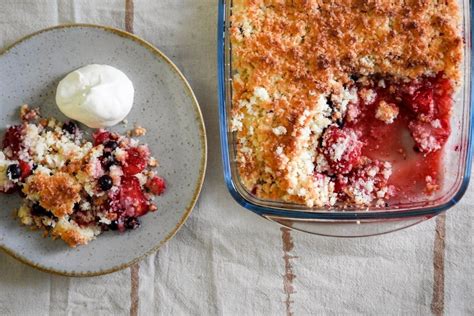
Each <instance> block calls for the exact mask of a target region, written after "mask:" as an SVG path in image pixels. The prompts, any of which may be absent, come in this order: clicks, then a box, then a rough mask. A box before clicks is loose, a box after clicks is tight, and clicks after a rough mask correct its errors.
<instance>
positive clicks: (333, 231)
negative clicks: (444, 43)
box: [217, 0, 474, 237]
mask: <svg viewBox="0 0 474 316" xmlns="http://www.w3.org/2000/svg"><path fill="white" fill-rule="evenodd" d="M459 3H460V8H461V10H462V14H463V18H462V31H463V34H464V41H465V45H464V60H463V63H462V78H463V81H462V83H461V86H460V87H459V89H458V90H457V92H456V94H455V96H454V102H453V113H452V117H451V124H452V125H451V126H452V127H453V128H452V134H451V136H450V138H449V140H448V143H447V144H446V145H445V147H444V154H443V163H442V165H443V167H442V169H443V170H442V173H443V174H444V175H445V176H444V177H443V179H442V182H443V183H442V186H441V189H440V190H439V191H438V192H437V193H435V194H434V195H432V196H430V197H429V200H428V199H426V200H420V201H416V202H409V203H408V202H406V203H400V204H394V205H391V206H390V207H387V208H378V209H374V210H370V211H368V209H367V208H364V209H356V208H345V209H344V210H338V209H337V205H336V207H335V208H331V209H325V208H308V207H306V206H305V205H299V204H292V203H287V202H281V201H270V200H263V199H259V198H257V197H255V196H254V195H252V193H250V192H248V191H247V190H246V189H245V188H244V186H243V184H242V183H241V181H240V179H239V174H238V171H237V164H236V162H235V155H236V152H235V146H234V145H235V139H234V138H235V135H234V134H233V133H232V132H231V131H230V128H229V119H230V109H231V106H232V101H231V100H232V86H231V76H232V69H231V64H232V63H231V58H232V54H231V52H232V47H231V44H230V39H229V34H228V30H229V23H230V22H229V17H230V15H231V14H232V0H220V1H219V14H218V42H217V49H218V52H217V53H218V54H217V56H218V92H219V115H220V133H221V146H222V148H221V149H222V160H223V170H224V178H225V182H226V185H227V187H228V189H229V192H230V193H231V195H232V196H233V197H234V199H235V200H236V201H237V202H238V203H239V204H240V205H242V206H243V207H245V208H247V209H249V210H251V211H253V212H255V213H256V214H258V215H260V216H262V217H264V218H266V219H269V220H272V221H275V222H278V223H280V224H281V225H284V226H287V227H290V228H293V229H297V230H301V231H305V232H310V233H314V234H319V235H327V236H339V237H357V236H370V235H376V234H381V233H387V232H390V231H395V230H399V229H402V228H405V227H408V226H411V225H414V224H417V223H419V222H421V221H424V220H426V219H429V218H432V217H434V216H436V215H438V214H440V213H442V212H444V211H446V210H447V209H449V208H451V207H452V206H454V205H455V204H456V203H457V202H458V201H459V200H460V199H461V198H462V196H463V195H464V193H465V192H466V189H467V187H468V184H469V179H470V174H471V155H472V153H471V135H472V126H471V125H472V121H473V117H474V116H473V113H472V111H471V91H472V82H471V66H472V65H471V40H472V38H471V16H472V11H471V10H472V9H471V7H470V3H469V1H468V0H459Z"/></svg>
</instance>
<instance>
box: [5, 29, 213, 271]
mask: <svg viewBox="0 0 474 316" xmlns="http://www.w3.org/2000/svg"><path fill="white" fill-rule="evenodd" d="M92 63H97V64H108V65H111V66H114V67H117V68H118V69H121V70H122V71H124V72H125V73H126V74H127V75H128V76H129V78H130V79H131V80H132V82H133V84H134V86H135V103H134V107H133V109H132V111H131V113H130V114H129V116H128V117H127V119H128V121H129V123H128V127H125V126H123V125H120V126H117V127H116V128H115V129H116V130H118V131H121V132H124V131H125V130H127V129H130V128H131V127H132V126H133V124H134V123H135V122H139V123H140V125H141V126H144V127H146V128H147V130H148V133H147V134H146V136H144V137H142V141H143V142H146V143H148V144H149V145H150V148H151V151H152V153H153V154H154V156H155V157H157V158H158V160H159V162H160V167H159V168H158V173H159V174H160V175H162V176H163V177H164V178H165V179H166V180H167V184H168V188H167V192H166V194H164V195H163V196H162V197H160V198H158V199H157V200H156V201H157V205H158V209H159V210H158V211H157V212H155V213H150V214H147V215H145V217H143V218H142V226H141V227H140V228H139V229H137V230H134V231H129V232H126V233H124V234H119V233H117V232H106V233H104V234H102V235H100V236H99V238H97V239H96V240H94V241H92V242H91V243H90V244H89V245H87V246H81V247H78V248H75V249H71V248H68V247H67V246H66V244H65V243H64V242H63V241H61V240H56V241H54V240H51V239H50V238H43V237H42V236H41V233H40V232H38V231H31V230H29V229H27V228H26V227H22V226H20V225H19V222H18V221H17V220H16V219H15V218H14V217H13V216H12V214H13V211H14V210H15V208H17V207H18V206H19V203H20V198H19V197H18V195H16V194H14V195H4V194H0V204H1V210H0V248H1V249H3V250H5V251H6V252H7V253H9V254H11V255H12V256H13V257H15V258H17V259H19V260H20V261H22V262H24V263H27V264H29V265H32V266H34V267H36V268H38V269H41V270H45V271H48V272H53V273H59V274H65V275H72V276H91V275H99V274H104V273H109V272H113V271H117V270H120V269H122V268H125V267H127V266H129V265H131V264H133V263H135V262H137V261H138V260H140V259H141V258H143V257H144V256H145V255H147V254H149V253H151V252H153V251H155V250H157V249H158V248H159V247H160V246H161V245H162V244H163V243H165V242H166V241H168V240H169V239H170V238H171V237H172V236H173V235H174V234H175V233H176V231H177V230H178V229H179V228H180V226H181V225H182V224H183V223H184V221H185V220H186V218H187V217H188V216H189V214H190V213H191V210H192V208H193V206H194V204H195V202H196V200H197V198H198V195H199V192H200V189H201V186H202V182H203V179H204V172H205V167H206V135H205V129H204V123H203V120H202V115H201V111H200V109H199V105H198V103H197V101H196V98H195V97H194V94H193V92H192V90H191V88H190V86H189V84H188V83H187V82H186V80H185V78H184V77H183V75H182V74H181V73H180V72H179V70H178V69H177V68H176V66H175V65H174V64H173V63H172V62H171V61H170V60H169V59H168V58H167V57H166V56H164V55H163V54H162V53H161V52H160V51H159V50H157V49H156V48H155V47H153V46H152V45H151V44H149V43H147V42H145V41H144V40H141V39H139V38H138V37H136V36H134V35H131V34H128V33H125V32H123V31H119V30H116V29H111V28H108V27H101V26H94V25H67V26H59V27H54V28H50V29H46V30H43V31H40V32H37V33H35V34H32V35H30V36H28V37H26V38H23V39H21V40H20V41H18V42H17V43H15V44H14V45H13V46H11V47H10V48H8V49H7V50H5V51H4V52H3V53H2V54H1V55H0V111H1V112H0V113H1V115H0V127H1V128H2V136H3V133H4V131H5V127H6V126H7V125H8V124H14V123H16V122H18V119H17V117H18V109H19V106H20V105H21V104H23V103H28V104H30V105H34V106H39V107H40V108H41V110H42V113H43V114H44V115H47V116H54V117H56V118H58V119H60V120H61V119H65V118H64V117H63V116H62V115H61V114H60V112H59V111H58V110H57V109H56V105H55V102H54V95H55V89H56V86H57V84H58V82H59V80H60V79H61V78H62V77H64V75H66V74H67V73H69V72H70V71H72V70H74V69H76V68H79V67H81V66H84V65H87V64H92Z"/></svg>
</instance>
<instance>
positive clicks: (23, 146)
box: [0, 105, 166, 247]
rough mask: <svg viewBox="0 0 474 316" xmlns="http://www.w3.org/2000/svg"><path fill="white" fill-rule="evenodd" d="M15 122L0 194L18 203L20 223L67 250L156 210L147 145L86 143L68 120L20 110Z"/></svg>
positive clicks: (158, 184)
mask: <svg viewBox="0 0 474 316" xmlns="http://www.w3.org/2000/svg"><path fill="white" fill-rule="evenodd" d="M20 116H21V120H22V124H20V125H14V126H10V127H8V128H7V130H6V133H5V137H4V140H3V150H2V151H1V152H0V190H1V191H2V192H4V193H13V192H16V191H19V192H20V195H21V196H23V197H24V199H23V202H22V204H21V206H20V208H19V209H18V211H17V212H16V215H17V217H18V218H19V220H20V221H21V223H22V224H24V225H27V226H31V227H32V228H39V229H41V230H43V231H44V233H45V236H48V235H49V236H51V237H53V238H61V239H63V240H64V241H65V242H66V243H67V244H68V245H69V246H71V247H75V246H78V245H85V244H87V243H88V242H89V241H91V240H92V239H94V238H95V237H96V236H97V235H99V234H101V233H102V232H103V231H107V230H118V231H120V232H124V231H125V230H128V229H135V228H137V227H139V225H140V220H139V217H141V216H143V215H145V214H147V213H148V212H153V211H156V210H157V207H156V206H155V205H154V204H153V200H154V198H155V196H158V195H161V194H162V193H163V191H164V190H165V186H166V185H165V181H164V180H163V179H162V178H161V177H159V176H158V175H156V173H155V171H153V170H152V169H151V168H153V167H156V166H157V161H156V159H155V158H153V157H151V154H150V150H149V148H148V146H147V145H144V144H139V142H138V141H137V140H136V139H132V138H129V137H126V136H122V135H119V134H118V133H113V132H109V131H106V130H104V129H98V130H96V131H95V132H94V133H93V135H92V139H93V140H92V141H88V140H86V139H85V137H84V134H83V132H82V131H81V130H80V129H79V127H78V126H77V125H76V124H75V123H74V122H73V121H68V122H65V123H61V122H58V121H56V120H55V119H54V118H51V119H46V118H42V117H41V116H40V115H39V111H38V109H30V108H29V107H28V106H27V105H24V106H22V107H21V111H20Z"/></svg>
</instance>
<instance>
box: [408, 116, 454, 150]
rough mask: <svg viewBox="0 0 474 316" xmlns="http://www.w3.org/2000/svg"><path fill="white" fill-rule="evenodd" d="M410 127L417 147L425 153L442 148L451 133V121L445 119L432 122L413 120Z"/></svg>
mask: <svg viewBox="0 0 474 316" xmlns="http://www.w3.org/2000/svg"><path fill="white" fill-rule="evenodd" d="M408 129H409V130H410V134H411V136H412V138H413V140H414V141H415V143H416V148H417V149H418V150H419V151H420V152H423V153H430V152H435V151H437V150H439V149H441V147H442V146H443V145H444V144H445V143H446V141H447V139H448V137H449V134H450V133H451V129H450V127H449V123H448V122H447V121H446V120H444V119H437V120H434V121H432V122H422V121H418V120H416V121H412V122H410V123H409V124H408Z"/></svg>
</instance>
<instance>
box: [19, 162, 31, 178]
mask: <svg viewBox="0 0 474 316" xmlns="http://www.w3.org/2000/svg"><path fill="white" fill-rule="evenodd" d="M18 163H19V165H20V170H21V176H20V177H21V179H25V178H26V177H28V176H29V175H30V174H31V167H30V165H29V164H28V163H27V162H26V161H23V160H19V161H18Z"/></svg>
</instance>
